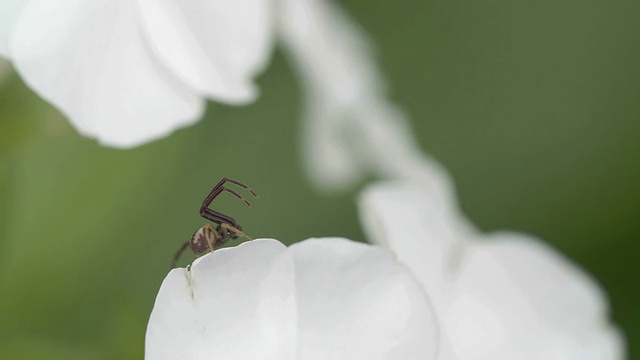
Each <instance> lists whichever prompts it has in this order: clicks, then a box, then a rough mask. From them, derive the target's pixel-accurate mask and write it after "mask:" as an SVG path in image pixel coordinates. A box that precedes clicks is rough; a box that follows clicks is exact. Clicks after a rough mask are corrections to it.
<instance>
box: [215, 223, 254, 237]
mask: <svg viewBox="0 0 640 360" xmlns="http://www.w3.org/2000/svg"><path fill="white" fill-rule="evenodd" d="M220 227H221V228H222V229H224V230H226V231H229V232H232V233H234V234H236V235H238V236H242V237H244V238H247V239H249V240H253V239H252V238H250V237H249V236H248V235H247V234H245V233H243V232H242V230H240V229H238V228H237V227H234V226H231V225H229V224H227V223H222V224H220Z"/></svg>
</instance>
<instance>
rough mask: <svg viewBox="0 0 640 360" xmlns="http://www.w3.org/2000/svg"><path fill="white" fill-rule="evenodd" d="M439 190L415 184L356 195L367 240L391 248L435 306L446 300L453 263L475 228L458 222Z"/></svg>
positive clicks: (452, 204) (454, 210)
mask: <svg viewBox="0 0 640 360" xmlns="http://www.w3.org/2000/svg"><path fill="white" fill-rule="evenodd" d="M444 195H445V194H443V193H442V192H441V191H440V189H438V188H433V187H431V188H430V187H427V186H425V185H424V184H422V183H419V182H414V183H411V182H403V183H400V182H388V183H384V182H381V183H377V184H374V185H371V186H368V187H367V188H365V190H363V192H362V193H361V195H360V211H359V213H360V219H361V222H362V224H363V228H364V230H365V233H366V234H367V238H368V239H369V240H370V241H372V242H373V243H376V244H379V245H382V246H385V247H387V248H390V249H392V250H393V251H394V252H395V253H396V254H397V255H398V257H399V259H400V260H401V261H402V262H403V263H405V264H406V265H408V266H409V267H410V268H411V269H412V270H413V271H414V273H415V275H416V277H417V278H418V279H419V280H420V282H421V283H422V284H423V286H425V288H426V290H427V293H428V294H429V296H430V297H431V298H432V300H433V302H434V305H435V307H436V310H438V308H439V307H441V306H444V305H443V304H442V303H443V302H445V303H446V302H447V301H448V300H447V299H446V298H443V296H444V295H445V294H447V292H448V288H447V287H448V285H449V284H448V283H447V282H445V281H443V279H447V278H450V277H451V276H452V271H453V269H452V268H451V267H452V264H454V263H455V257H456V256H458V255H459V253H460V252H461V251H462V247H463V246H464V235H465V234H470V233H472V232H473V231H474V230H473V229H472V227H471V225H469V224H466V223H463V222H462V221H460V219H461V215H460V213H459V210H458V209H457V205H456V204H455V202H454V201H453V200H452V199H451V198H449V197H448V196H444Z"/></svg>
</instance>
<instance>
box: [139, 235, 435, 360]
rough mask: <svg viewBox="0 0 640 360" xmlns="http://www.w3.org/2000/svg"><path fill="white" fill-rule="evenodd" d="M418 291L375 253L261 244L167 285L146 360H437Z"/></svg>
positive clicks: (345, 244)
mask: <svg viewBox="0 0 640 360" xmlns="http://www.w3.org/2000/svg"><path fill="white" fill-rule="evenodd" d="M436 344H437V340H436V326H435V320H434V318H433V317H432V312H431V308H430V306H429V303H428V300H427V298H426V295H425V294H424V291H423V290H422V289H421V287H420V285H419V284H418V283H417V282H416V281H415V280H414V278H413V277H412V276H411V275H410V274H409V271H408V269H405V268H404V267H403V266H401V265H399V264H398V263H397V262H396V261H394V259H393V258H392V256H390V255H389V254H388V253H387V252H386V251H384V250H382V249H381V248H378V247H375V246H371V245H366V244H361V243H355V242H351V241H348V240H345V239H336V238H327V239H310V240H306V241H303V242H300V243H297V244H294V245H292V246H291V247H289V248H287V247H285V246H284V245H282V244H281V243H279V242H278V241H275V240H268V239H261V240H253V241H249V242H246V243H243V244H241V245H239V246H237V247H234V248H225V249H220V250H217V251H215V252H213V253H210V254H207V255H205V256H203V257H201V258H199V259H197V260H196V261H195V262H194V263H193V265H192V266H191V268H190V270H187V269H182V268H180V269H174V270H172V271H171V272H170V273H169V275H168V276H167V277H166V279H165V280H164V282H163V284H162V287H161V288H160V292H159V293H158V297H157V299H156V303H155V306H154V309H153V312H152V313H151V318H150V320H149V324H148V327H147V337H146V350H145V359H147V360H162V359H190V360H197V359H224V360H234V359H238V360H250V359H260V360H268V359H274V360H284V359H292V360H305V359H333V360H339V359H345V360H347V359H348V360H359V359H362V360H375V359H398V360H400V359H402V360H411V359H416V360H417V359H420V360H430V359H435V356H436V352H437V348H436Z"/></svg>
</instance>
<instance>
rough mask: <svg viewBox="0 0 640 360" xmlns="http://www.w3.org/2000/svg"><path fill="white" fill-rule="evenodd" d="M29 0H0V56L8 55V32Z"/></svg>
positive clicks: (6, 56)
mask: <svg viewBox="0 0 640 360" xmlns="http://www.w3.org/2000/svg"><path fill="white" fill-rule="evenodd" d="M28 1H29V0H2V1H0V57H5V58H8V57H9V40H8V39H9V32H10V31H11V29H12V28H13V26H14V25H15V23H16V21H17V19H18V16H19V15H20V12H21V11H22V8H23V7H24V5H25V4H26V3H27V2H28Z"/></svg>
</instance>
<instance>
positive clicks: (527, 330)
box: [360, 181, 625, 360]
mask: <svg viewBox="0 0 640 360" xmlns="http://www.w3.org/2000/svg"><path fill="white" fill-rule="evenodd" d="M360 212H361V217H362V219H363V225H364V227H365V228H366V229H367V232H368V233H369V234H371V239H372V240H373V241H374V242H376V243H379V244H381V245H383V246H386V247H388V248H390V249H391V250H393V251H394V252H396V254H397V255H398V258H399V260H400V261H401V262H403V263H405V264H407V265H408V266H409V267H410V268H411V269H412V270H413V271H414V272H415V274H416V277H417V278H418V279H419V280H420V281H421V282H422V284H423V285H424V286H425V288H426V290H427V292H428V294H429V296H430V297H431V298H432V299H433V301H434V308H435V310H436V315H437V316H438V319H439V323H440V326H441V329H442V343H441V349H442V354H441V359H444V360H490V359H491V360H511V359H524V360H549V359H551V360H556V359H558V360H560V359H563V360H567V359H575V360H582V359H594V360H619V359H624V358H625V350H624V349H625V346H624V340H623V338H622V335H621V334H620V333H619V331H618V330H617V328H616V327H615V326H614V325H612V324H611V323H610V320H609V314H608V303H607V301H606V299H605V295H604V293H603V291H602V289H601V288H600V287H599V286H598V285H597V284H596V283H595V281H593V279H591V278H590V277H589V276H588V275H587V274H585V273H584V271H582V270H581V269H580V268H579V267H577V266H576V265H575V264H573V263H571V262H570V261H569V260H567V259H565V258H564V257H562V256H561V255H559V254H557V253H556V252H554V251H553V249H551V248H550V247H547V246H545V245H542V243H540V242H539V241H537V240H535V239H532V238H529V237H526V236H524V235H521V234H514V233H502V234H494V235H481V234H478V233H477V232H476V231H474V230H473V228H471V226H470V225H469V224H468V222H467V220H466V219H465V218H464V216H462V215H461V214H460V213H459V211H458V210H457V209H456V207H455V204H452V203H451V202H450V201H446V199H445V201H443V198H442V197H441V195H440V194H438V192H437V191H434V190H433V189H432V188H429V187H428V186H424V185H420V183H419V182H415V181H414V182H411V183H408V182H406V181H404V182H403V181H397V182H391V183H388V184H384V185H374V186H371V187H369V188H368V189H367V190H365V191H364V193H363V195H362V197H361V200H360Z"/></svg>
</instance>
